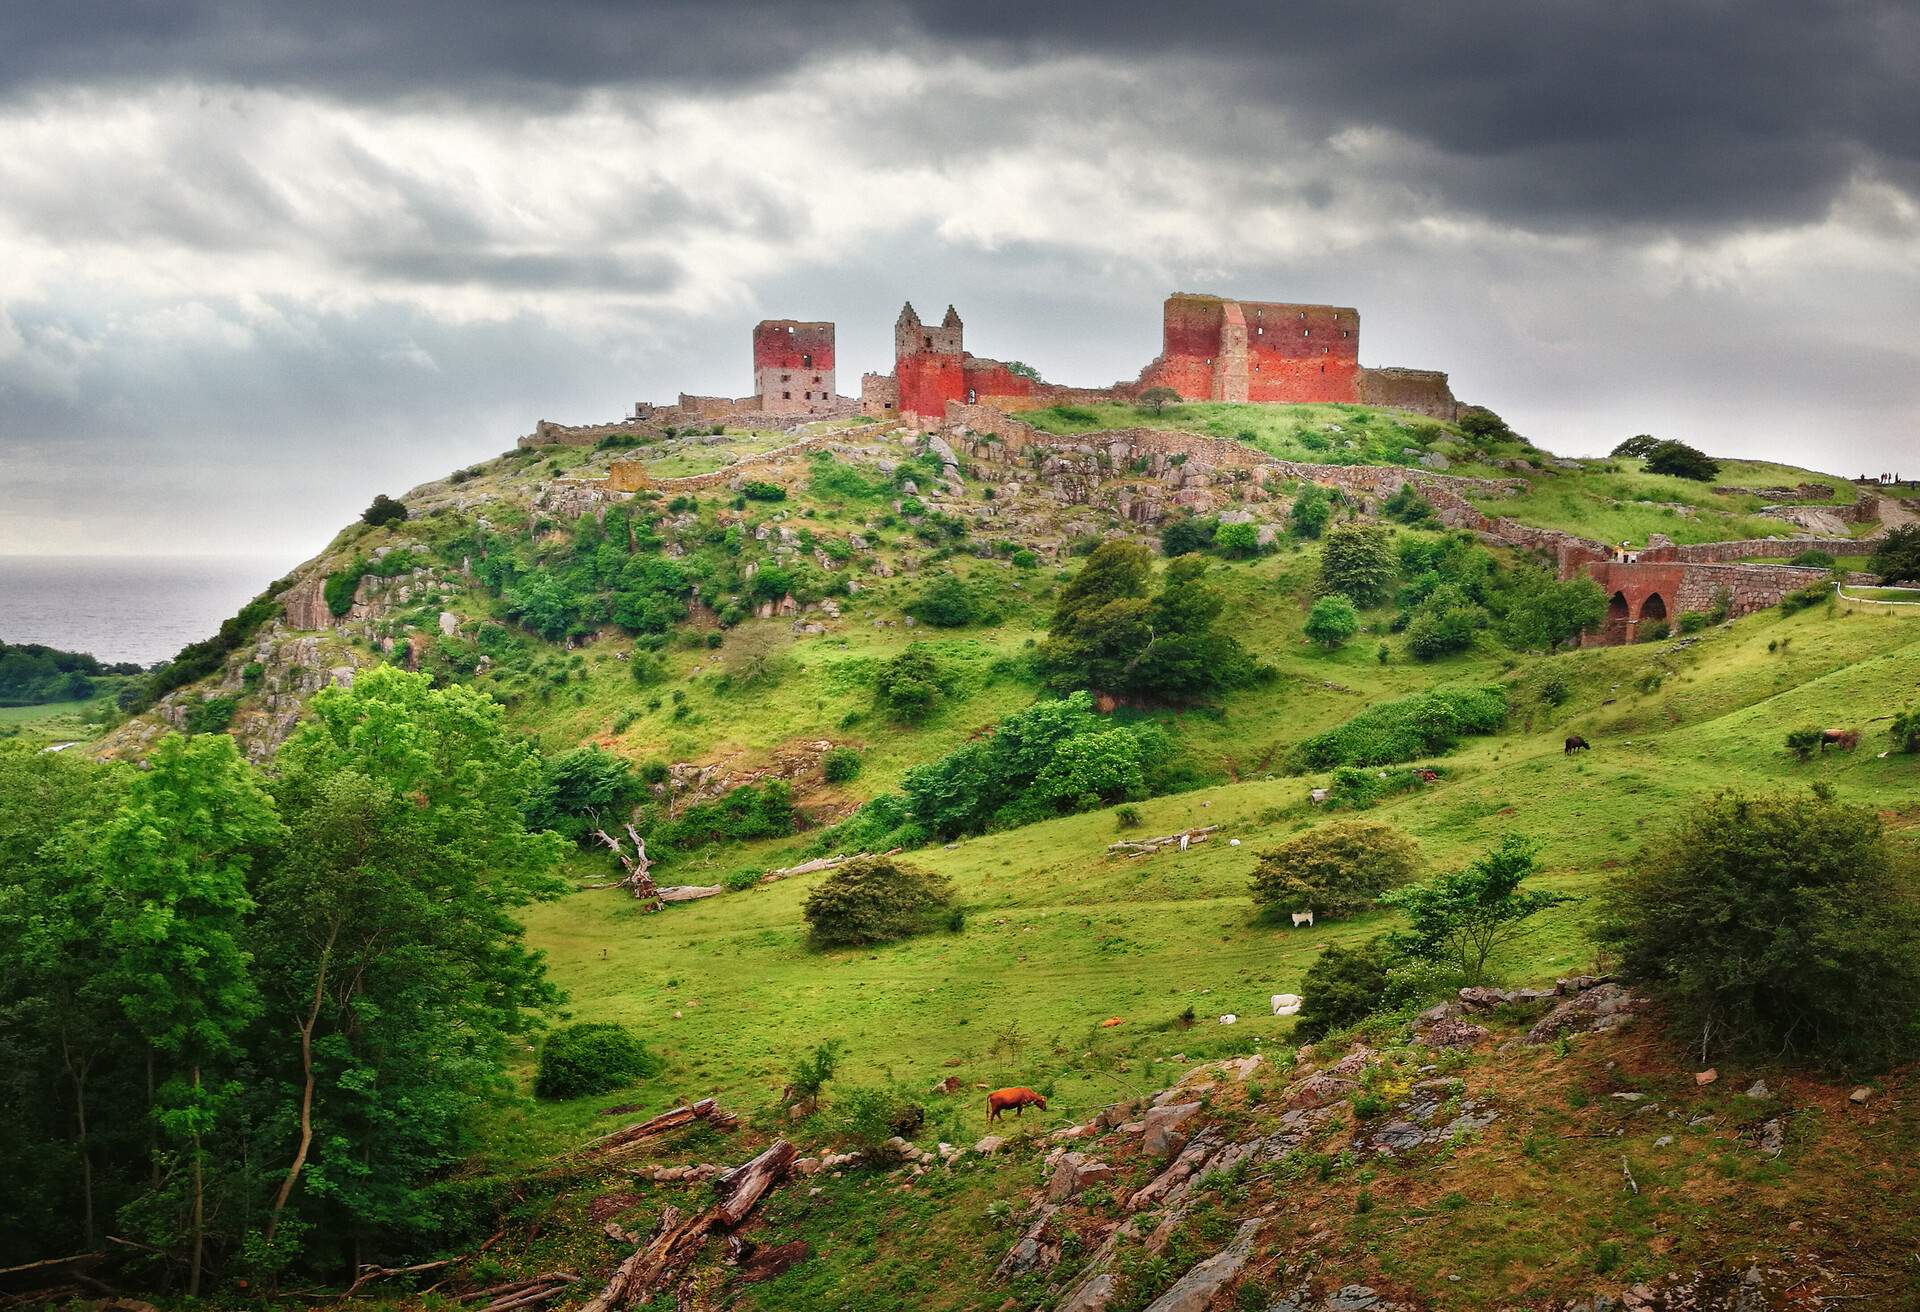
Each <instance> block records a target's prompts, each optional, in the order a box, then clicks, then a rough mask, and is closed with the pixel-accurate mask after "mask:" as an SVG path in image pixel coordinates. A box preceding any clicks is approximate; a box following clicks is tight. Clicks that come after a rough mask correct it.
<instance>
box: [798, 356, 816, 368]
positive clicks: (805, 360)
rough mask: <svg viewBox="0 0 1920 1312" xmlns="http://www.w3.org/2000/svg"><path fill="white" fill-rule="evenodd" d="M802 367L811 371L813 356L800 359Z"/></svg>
mask: <svg viewBox="0 0 1920 1312" xmlns="http://www.w3.org/2000/svg"><path fill="white" fill-rule="evenodd" d="M800 367H801V368H802V369H811V368H813V357H812V356H810V355H803V356H801V357H800Z"/></svg>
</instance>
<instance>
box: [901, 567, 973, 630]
mask: <svg viewBox="0 0 1920 1312" xmlns="http://www.w3.org/2000/svg"><path fill="white" fill-rule="evenodd" d="M903 609H904V610H905V611H906V612H907V614H909V615H911V616H913V617H914V618H915V619H916V620H919V621H920V622H921V623H922V624H931V625H933V626H934V627H935V628H938V629H958V628H964V627H965V626H967V625H969V624H979V623H981V622H982V621H983V620H984V619H985V618H986V608H985V607H983V606H982V605H981V604H980V599H979V597H977V596H976V595H975V594H974V590H973V589H972V588H971V587H969V586H968V585H967V583H966V582H965V581H964V580H962V579H960V578H958V577H956V576H955V575H952V574H942V575H941V576H940V577H939V578H936V579H935V580H934V581H933V582H931V583H929V584H928V585H927V586H926V587H924V588H922V589H921V590H920V595H919V596H917V597H915V598H914V599H913V600H912V601H910V602H908V603H907V604H906V606H905V607H903Z"/></svg>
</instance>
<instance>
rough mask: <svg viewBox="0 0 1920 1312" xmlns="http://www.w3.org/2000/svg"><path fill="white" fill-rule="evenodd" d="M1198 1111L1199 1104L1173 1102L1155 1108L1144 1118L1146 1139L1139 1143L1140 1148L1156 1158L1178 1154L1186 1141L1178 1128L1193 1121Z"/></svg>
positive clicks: (1184, 1135)
mask: <svg viewBox="0 0 1920 1312" xmlns="http://www.w3.org/2000/svg"><path fill="white" fill-rule="evenodd" d="M1199 1110H1200V1104H1199V1103H1197V1102H1175V1103H1168V1104H1167V1105H1166V1106H1164V1107H1155V1108H1154V1109H1153V1110H1152V1111H1150V1112H1148V1113H1147V1115H1146V1118H1145V1121H1146V1137H1145V1138H1144V1139H1143V1140H1142V1141H1141V1144H1142V1147H1144V1148H1145V1149H1146V1151H1147V1152H1149V1153H1151V1154H1153V1155H1154V1156H1156V1157H1165V1156H1167V1155H1168V1154H1170V1153H1174V1152H1178V1151H1179V1150H1180V1148H1181V1146H1182V1145H1184V1144H1185V1143H1186V1141H1187V1136H1186V1134H1185V1132H1184V1131H1182V1130H1181V1128H1180V1127H1181V1126H1183V1125H1185V1124H1186V1123H1187V1122H1188V1121H1189V1120H1191V1119H1193V1117H1194V1115H1195V1113H1197V1112H1198V1111H1199Z"/></svg>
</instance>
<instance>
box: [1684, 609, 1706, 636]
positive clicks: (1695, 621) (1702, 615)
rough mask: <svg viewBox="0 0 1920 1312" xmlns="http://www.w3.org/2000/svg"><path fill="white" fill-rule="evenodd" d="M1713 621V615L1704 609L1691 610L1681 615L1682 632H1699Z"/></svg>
mask: <svg viewBox="0 0 1920 1312" xmlns="http://www.w3.org/2000/svg"><path fill="white" fill-rule="evenodd" d="M1712 622H1713V617H1712V616H1711V615H1709V614H1707V612H1705V611H1703V610H1690V611H1688V612H1686V613H1685V614H1684V615H1682V616H1681V617H1680V632H1682V633H1698V632H1700V630H1702V629H1704V628H1706V627H1707V625H1709V624H1711V623H1712Z"/></svg>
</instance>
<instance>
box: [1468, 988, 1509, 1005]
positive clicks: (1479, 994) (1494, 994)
mask: <svg viewBox="0 0 1920 1312" xmlns="http://www.w3.org/2000/svg"><path fill="white" fill-rule="evenodd" d="M1506 1001H1507V995H1506V993H1505V992H1504V991H1503V990H1500V989H1494V988H1488V987H1487V986H1486V985H1484V984H1482V985H1478V986H1475V987H1471V988H1464V989H1461V990H1460V1004H1461V1005H1462V1006H1464V1007H1467V1008H1469V1009H1471V1010H1473V1011H1492V1010H1493V1009H1494V1008H1495V1007H1498V1006H1501V1005H1502V1004H1504V1003H1505V1002H1506Z"/></svg>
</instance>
